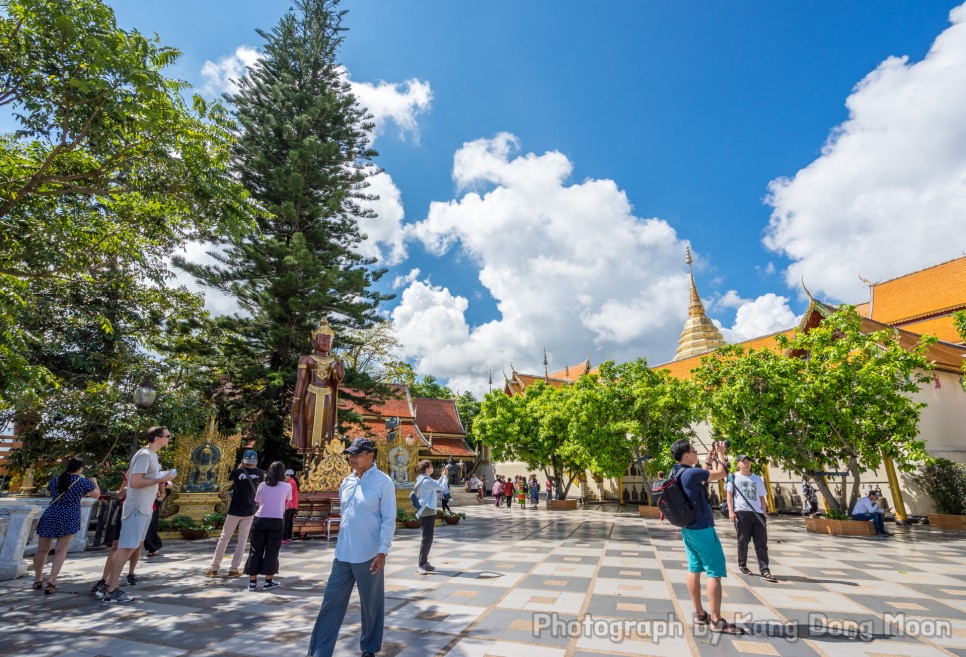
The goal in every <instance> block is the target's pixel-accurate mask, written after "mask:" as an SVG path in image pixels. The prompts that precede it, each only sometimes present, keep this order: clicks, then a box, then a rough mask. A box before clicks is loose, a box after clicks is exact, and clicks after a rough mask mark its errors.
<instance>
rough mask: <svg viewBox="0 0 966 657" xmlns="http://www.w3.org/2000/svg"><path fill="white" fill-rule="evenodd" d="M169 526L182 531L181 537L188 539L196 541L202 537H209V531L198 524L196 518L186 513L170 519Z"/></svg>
mask: <svg viewBox="0 0 966 657" xmlns="http://www.w3.org/2000/svg"><path fill="white" fill-rule="evenodd" d="M168 526H169V527H171V528H172V529H176V530H178V531H180V532H181V538H183V539H185V540H186V541H196V540H198V539H201V538H208V531H207V530H206V529H205V528H204V527H201V526H199V525H198V523H197V522H196V521H195V519H194V518H192V517H191V516H186V515H178V516H175V517H173V518H171V519H170V520H169V521H168Z"/></svg>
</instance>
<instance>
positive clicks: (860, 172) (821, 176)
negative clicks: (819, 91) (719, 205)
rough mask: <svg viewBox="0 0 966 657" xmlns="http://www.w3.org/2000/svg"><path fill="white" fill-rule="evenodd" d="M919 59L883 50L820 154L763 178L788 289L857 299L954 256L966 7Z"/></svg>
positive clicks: (963, 146) (963, 199) (961, 195)
mask: <svg viewBox="0 0 966 657" xmlns="http://www.w3.org/2000/svg"><path fill="white" fill-rule="evenodd" d="M950 21H951V22H952V26H951V27H949V28H948V29H946V30H945V31H944V32H943V33H942V34H940V35H939V36H938V37H937V38H936V40H935V41H934V42H933V44H932V48H931V49H930V51H929V53H928V54H927V55H926V57H925V58H924V59H923V60H922V61H920V62H917V63H910V62H909V61H908V58H906V57H890V58H889V59H887V60H885V61H884V62H882V63H881V64H880V65H879V66H878V67H877V68H876V69H875V70H874V71H873V72H871V73H870V74H869V75H868V76H866V77H865V79H863V80H862V81H861V82H859V84H857V85H856V87H855V89H854V90H853V92H852V94H851V95H850V96H849V98H848V100H847V101H846V105H847V107H848V109H849V118H848V120H846V121H845V122H844V123H843V124H842V125H840V126H838V127H837V128H835V129H834V130H833V131H832V133H831V135H830V136H829V139H828V142H827V143H826V144H825V147H824V148H823V151H822V155H821V156H820V157H819V158H818V159H817V160H815V161H814V162H812V163H811V164H810V165H809V166H807V167H806V168H804V169H802V170H801V171H799V172H798V173H797V174H795V176H794V177H793V178H791V179H787V178H780V179H777V180H774V181H772V183H771V184H770V185H769V191H770V194H769V197H768V203H769V204H770V205H772V206H773V207H774V211H773V212H772V217H771V222H770V226H769V228H768V233H767V235H766V237H765V245H766V246H767V247H768V248H770V249H772V250H774V251H777V252H781V253H783V254H785V255H787V256H788V257H789V258H791V259H792V260H793V261H794V262H793V264H792V265H791V266H790V267H789V268H788V269H787V270H786V271H785V280H786V282H787V283H788V284H789V285H790V286H792V287H799V288H800V285H801V279H802V277H804V278H805V283H806V285H807V286H808V287H809V289H810V290H811V291H812V292H813V293H815V294H817V295H822V296H826V295H827V296H828V297H830V298H832V299H838V300H844V301H852V302H856V301H862V300H864V299H865V297H866V288H865V286H864V284H863V283H862V282H861V281H860V280H859V276H860V275H861V276H864V277H866V278H868V279H870V280H873V281H876V280H884V279H888V278H890V277H893V276H896V275H900V274H903V273H906V272H909V271H913V270H916V269H920V268H922V267H924V266H928V265H931V264H934V263H938V262H941V261H943V260H947V259H951V258H955V257H958V256H961V255H962V253H963V242H962V240H957V239H952V238H950V236H953V235H958V234H960V233H961V232H962V228H963V226H964V214H963V212H964V211H963V208H966V121H964V120H963V112H964V110H963V108H966V5H963V6H960V7H957V8H956V9H954V10H953V11H952V12H950Z"/></svg>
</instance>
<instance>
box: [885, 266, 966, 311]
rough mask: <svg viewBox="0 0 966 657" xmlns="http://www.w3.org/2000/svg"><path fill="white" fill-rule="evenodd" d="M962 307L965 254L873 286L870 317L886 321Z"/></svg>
mask: <svg viewBox="0 0 966 657" xmlns="http://www.w3.org/2000/svg"><path fill="white" fill-rule="evenodd" d="M962 308H966V256H964V257H962V258H957V259H956V260H950V261H949V262H944V263H942V264H939V265H936V266H934V267H928V268H926V269H922V270H920V271H917V272H913V273H911V274H906V275H905V276H900V277H899V278H894V279H892V280H890V281H885V282H882V283H877V284H876V285H875V286H874V287H873V288H872V319H874V320H875V321H877V322H883V323H885V324H895V323H898V322H901V321H902V320H905V319H910V318H914V317H921V316H924V315H930V314H933V313H936V312H937V311H940V310H943V309H945V310H947V311H952V310H958V309H962Z"/></svg>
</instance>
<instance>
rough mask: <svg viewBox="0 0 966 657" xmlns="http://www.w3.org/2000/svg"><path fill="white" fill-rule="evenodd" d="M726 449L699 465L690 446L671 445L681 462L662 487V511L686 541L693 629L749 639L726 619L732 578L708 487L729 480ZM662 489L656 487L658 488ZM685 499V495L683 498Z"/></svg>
mask: <svg viewBox="0 0 966 657" xmlns="http://www.w3.org/2000/svg"><path fill="white" fill-rule="evenodd" d="M726 449H727V447H726V446H725V444H724V442H720V443H719V442H715V443H713V444H712V446H711V452H710V453H709V454H708V459H707V461H706V463H705V466H706V467H705V468H700V467H696V466H697V465H698V452H697V450H696V449H694V446H693V445H691V443H690V442H689V441H687V440H679V441H677V442H675V443H674V444H673V445H671V455H672V456H673V457H674V460H675V461H677V463H676V465H675V466H674V469H673V470H671V479H670V480H669V481H668V482H662V484H663V485H662V486H661V488H662V491H661V493H660V494H659V500H658V506H659V507H660V508H661V510H662V512H663V513H664V514H665V516H666V517H667V519H668V520H669V521H670V522H671V523H672V524H675V525H677V526H679V527H681V538H682V539H683V540H684V549H685V552H686V553H687V555H688V593H689V594H690V596H691V603H692V604H693V605H694V623H695V624H696V625H708V624H709V623H710V625H711V629H712V630H714V631H715V632H721V633H722V634H736V635H739V634H744V630H742V629H741V628H739V627H737V626H736V625H734V624H733V623H729V622H728V621H726V620H725V619H724V618H722V617H721V578H722V577H727V572H726V571H725V556H724V550H723V549H722V548H721V541H720V540H718V534H717V533H716V532H715V530H714V514H713V512H712V510H711V504H709V503H708V496H707V493H706V492H705V484H707V483H709V482H714V481H721V480H722V479H724V478H725V477H726V476H727V474H728V473H727V469H726V468H725V466H724V463H723V462H722V459H723V458H724V457H725V451H726ZM656 488H657V487H656ZM681 493H683V495H681ZM702 572H704V573H706V574H707V575H708V583H707V593H708V604H709V605H710V607H711V611H710V613H708V612H706V611H705V610H704V606H703V605H702V604H701V573H702Z"/></svg>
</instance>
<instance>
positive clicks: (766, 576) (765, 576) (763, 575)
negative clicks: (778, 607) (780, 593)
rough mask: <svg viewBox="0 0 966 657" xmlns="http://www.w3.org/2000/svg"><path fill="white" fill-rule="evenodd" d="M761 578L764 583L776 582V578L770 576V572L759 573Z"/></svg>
mask: <svg viewBox="0 0 966 657" xmlns="http://www.w3.org/2000/svg"><path fill="white" fill-rule="evenodd" d="M761 578H762V579H763V580H765V581H766V582H777V581H778V578H777V577H775V576H774V575H772V574H771V571H770V570H763V571H761Z"/></svg>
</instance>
